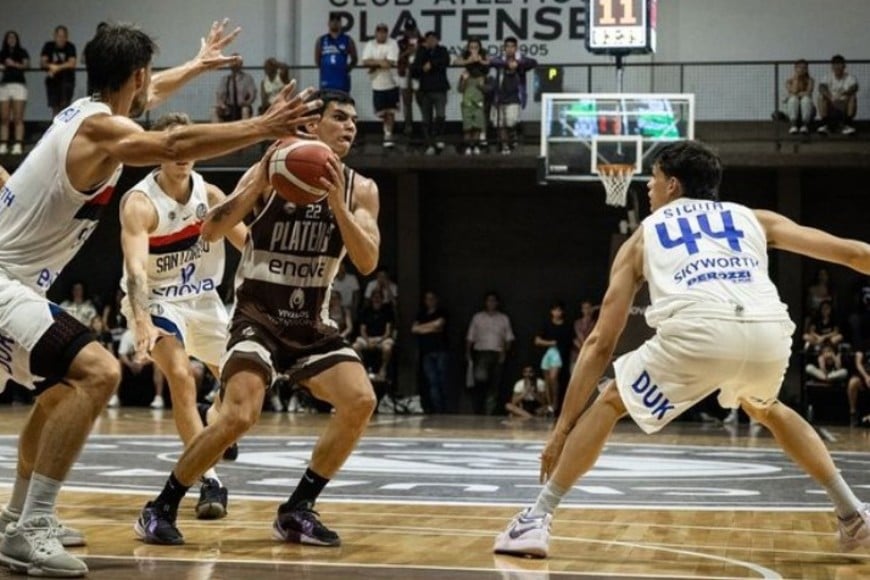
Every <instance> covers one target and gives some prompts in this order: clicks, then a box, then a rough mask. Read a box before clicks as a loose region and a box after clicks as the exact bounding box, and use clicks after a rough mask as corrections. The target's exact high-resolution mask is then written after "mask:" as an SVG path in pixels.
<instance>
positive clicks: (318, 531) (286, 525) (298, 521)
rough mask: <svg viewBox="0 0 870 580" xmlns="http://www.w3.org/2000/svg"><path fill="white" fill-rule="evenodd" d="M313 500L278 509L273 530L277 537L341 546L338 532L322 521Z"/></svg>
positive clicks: (294, 541)
mask: <svg viewBox="0 0 870 580" xmlns="http://www.w3.org/2000/svg"><path fill="white" fill-rule="evenodd" d="M313 508H314V504H313V503H312V502H302V503H300V504H299V505H297V506H296V507H295V508H293V509H292V510H289V511H285V512H283V513H282V512H281V511H280V510H279V511H278V516H277V517H276V518H275V523H274V524H272V531H273V533H274V535H275V539H277V540H282V541H284V542H292V543H295V544H308V545H312V546H333V547H334V546H340V545H341V538H339V537H338V534H336V533H335V532H333V531H332V530H330V529H329V528H327V527H326V526H324V525H323V524H322V523H320V517H319V516H320V514H318V513H317V512H316V511H314V509H313Z"/></svg>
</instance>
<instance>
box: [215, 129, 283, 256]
mask: <svg viewBox="0 0 870 580" xmlns="http://www.w3.org/2000/svg"><path fill="white" fill-rule="evenodd" d="M274 148H275V145H273V146H272V148H271V149H270V150H269V151H268V152H267V153H266V155H264V156H263V159H261V160H260V162H259V163H257V164H256V165H254V166H252V167H251V168H250V169H248V170H247V171H246V172H245V174H244V175H243V176H242V178H241V179H240V180H239V183H238V185H236V189H235V190H234V191H233V192H232V193H231V194H230V196H229V197H228V198H226V200H224V201H223V202H222V203H220V204H218V205H216V206H214V207H212V208H211V210H210V211H209V212H208V215H206V216H205V221H204V222H203V224H202V234H201V235H202V238H203V239H204V240H205V241H207V242H214V241H216V240H219V239H221V238H222V237H224V236H229V235H230V232H232V231H233V230H234V229H235V228H236V227H237V226H239V225H242V226H244V224H243V223H242V220H243V219H245V216H247V215H248V214H250V213H251V212H252V211H254V207H256V205H257V202H258V201H260V200H261V199H262V198H263V196H264V195H265V194H266V193H267V192H268V191H269V190H270V188H269V179H268V177H267V173H266V165H267V164H268V162H269V158H270V157H271V152H272V151H273V150H274ZM245 229H246V230H247V228H245ZM243 245H244V242H243Z"/></svg>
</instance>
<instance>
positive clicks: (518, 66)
mask: <svg viewBox="0 0 870 580" xmlns="http://www.w3.org/2000/svg"><path fill="white" fill-rule="evenodd" d="M489 63H490V65H492V67H493V68H495V69H497V71H498V78H497V81H496V88H495V109H494V111H495V115H496V126H497V127H498V130H499V141H500V142H501V152H502V153H503V154H509V153H510V152H511V149H512V147H513V145H514V144H515V142H516V128H517V125H518V124H519V122H520V110H521V109H525V108H526V99H527V97H526V93H527V88H526V73H527V72H528V71H530V70H532V69H534V68H535V67H536V66H538V61H536V60H535V59H533V58H531V57H528V56H524V55H523V54H520V53H519V52H518V51H517V39H516V38H514V37H513V36H509V37H507V38H505V39H504V47H503V52H502V54H501V56H497V57H495V58H492V59H490V61H489Z"/></svg>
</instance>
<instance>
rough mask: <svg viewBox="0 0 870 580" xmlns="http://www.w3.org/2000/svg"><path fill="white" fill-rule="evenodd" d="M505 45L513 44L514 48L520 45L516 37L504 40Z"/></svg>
mask: <svg viewBox="0 0 870 580" xmlns="http://www.w3.org/2000/svg"><path fill="white" fill-rule="evenodd" d="M504 43H505V44H513V45H514V46H516V45H518V44H519V42H518V41H517V37H516V36H508V37H507V38H505V39H504Z"/></svg>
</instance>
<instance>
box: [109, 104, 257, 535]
mask: <svg viewBox="0 0 870 580" xmlns="http://www.w3.org/2000/svg"><path fill="white" fill-rule="evenodd" d="M190 124H191V120H190V117H188V116H187V115H185V114H183V113H171V114H168V115H164V116H163V117H161V118H160V119H158V120H157V122H156V123H155V124H154V127H152V129H153V130H155V131H163V130H166V129H171V128H172V127H177V126H186V125H190ZM224 199H225V196H224V194H223V193H222V192H221V190H220V189H218V188H217V187H216V186H214V185H212V184H210V183H206V182H205V181H204V180H203V178H202V176H201V175H200V174H199V173H197V172H195V171H193V162H192V161H172V162H168V163H163V164H161V165H160V168H159V169H157V170H155V171H153V172H151V173H149V174H148V176H147V177H145V179H143V180H142V181H140V182H139V183H137V184H136V185H134V186H133V188H132V189H131V190H130V191H129V192H128V193H127V194H126V195H125V196H124V198H123V199H122V200H121V246H122V247H123V249H124V277H123V278H122V279H121V288H122V289H123V290H124V292H126V293H127V294H128V296H129V294H130V291H129V286H130V282H133V286H134V287H136V288H144V289H146V293H147V296H146V298H145V299H144V301H145V302H147V305H148V308H147V309H143V308H142V306H143V300H141V299H140V300H135V299H134V300H129V299H128V298H127V297H125V298H124V301H123V303H122V311H123V312H124V316H125V317H126V318H127V320H129V321H130V323H131V325H132V328H133V330H134V332H135V333H136V336H137V343H138V345H139V348H140V350H144V349H146V348H147V345H148V344H149V343H150V341H151V340H152V338H153V337H154V336H158V337H159V339H158V340H157V341H156V343H155V344H154V347H153V348H152V349H151V358H152V359H153V360H154V364H156V365H157V368H158V369H160V372H162V373H163V375H164V376H165V377H166V379H167V380H168V381H169V389H170V391H171V392H172V406H173V411H172V415H173V416H174V417H175V426H176V428H177V429H178V434H179V435H180V436H181V440H182V441H184V444H185V445H187V444H188V443H190V441H191V440H193V438H194V437H195V436H196V434H197V433H199V432H200V431H202V428H203V423H202V420H201V419H200V416H199V413H198V412H197V406H196V381H195V379H194V376H193V369H192V368H191V366H190V362H189V360H188V356H193V357H196V358H198V359H199V360H200V361H202V362H203V363H205V364H206V365H208V367H209V370H211V372H212V374H213V375H214V376H216V377H217V376H220V374H219V372H218V363H219V361H220V357H221V355H222V354H223V352H224V348H225V347H226V344H227V326H228V324H229V316H228V315H227V311H226V308H225V307H224V304H223V301H222V300H221V299H220V296H218V292H217V287H218V286H219V285H220V283H221V280H222V279H223V270H224V241H223V239H220V240H217V241H215V242H213V243H208V242H205V241H203V240H202V239H201V236H200V229H201V227H202V220H203V218H204V217H205V214H206V212H207V211H208V208H210V207H214V206H215V205H217V204H218V203H220V202H222V201H223V200H224ZM246 235H247V228H246V227H245V224H243V223H239V224H236V226H235V227H234V228H233V229H232V230H230V231H229V232H228V233H227V238H228V239H229V241H230V242H231V243H232V244H233V245H234V246H236V247H237V248H238V249H239V250H240V251H241V250H243V249H244V245H245V236H246ZM161 331H163V333H167V334H168V336H160V335H161ZM226 513H227V489H226V488H225V487H223V486H222V485H221V482H220V480H219V479H218V477H217V474H216V473H215V470H214V468H210V469H209V470H208V471H206V473H205V475H204V476H203V479H202V486H201V488H200V496H199V502H198V503H197V504H196V517H197V518H199V519H204V520H205V519H218V518H222V517H224V516H225V515H226Z"/></svg>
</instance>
